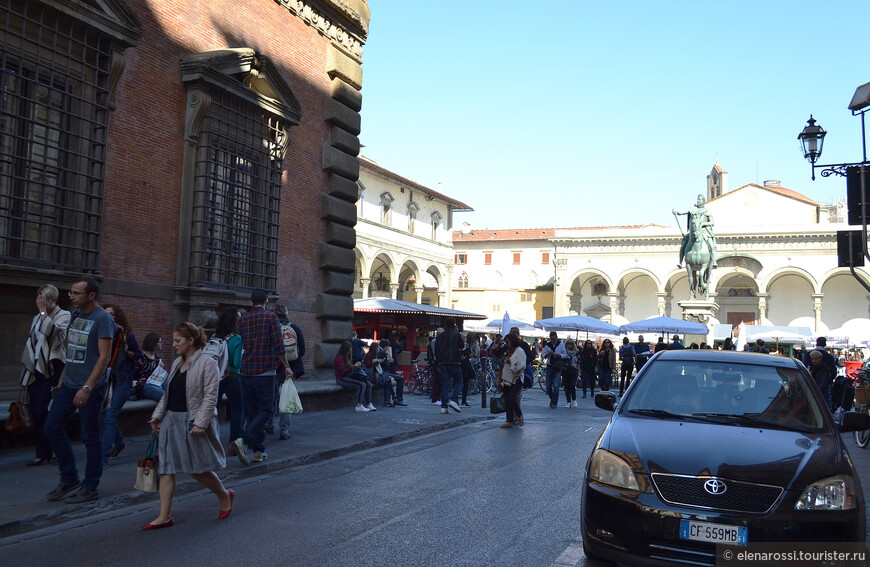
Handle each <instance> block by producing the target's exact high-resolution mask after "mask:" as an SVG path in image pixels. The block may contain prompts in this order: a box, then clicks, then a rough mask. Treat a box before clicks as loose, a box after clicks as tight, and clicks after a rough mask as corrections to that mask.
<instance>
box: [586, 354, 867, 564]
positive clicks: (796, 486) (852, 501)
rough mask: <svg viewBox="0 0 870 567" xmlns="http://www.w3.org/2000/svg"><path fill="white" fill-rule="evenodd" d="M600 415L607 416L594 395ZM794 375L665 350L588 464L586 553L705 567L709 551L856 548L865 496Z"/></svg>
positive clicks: (804, 379) (605, 400) (830, 428)
mask: <svg viewBox="0 0 870 567" xmlns="http://www.w3.org/2000/svg"><path fill="white" fill-rule="evenodd" d="M595 403H596V405H597V406H598V407H602V408H604V409H609V410H613V409H614V404H615V396H613V395H612V394H610V393H609V392H602V393H599V394H598V396H596V400H595ZM867 420H868V418H867V416H866V415H864V414H854V413H852V414H846V418H845V419H844V421H843V423H841V424H837V423H835V422H834V419H833V416H832V415H831V413H830V412H829V411H828V409H827V408H826V407H825V403H824V400H823V398H822V396H821V393H820V392H819V390H818V388H817V387H816V385H815V383H814V382H813V381H812V378H811V377H810V376H809V374H808V373H807V371H806V369H805V368H804V366H803V365H802V364H801V363H800V362H797V361H795V360H792V359H789V358H782V357H777V356H769V355H763V354H753V353H736V352H719V351H711V350H673V351H663V352H660V353H658V354H656V355H655V356H654V357H652V358H651V359H650V361H649V362H647V364H646V365H645V366H644V368H643V370H642V371H641V373H640V374H639V375H638V376H637V378H636V379H635V381H634V382H633V383H632V385H631V387H630V388H629V390H628V391H627V392H626V394H625V396H624V397H623V399H622V400H621V401H620V403H619V405H618V406H617V407H616V408H615V411H614V413H613V417H612V419H611V421H610V423H609V424H608V425H607V427H606V428H605V430H604V433H603V434H602V435H601V438H600V439H599V440H598V443H597V444H596V446H595V448H594V449H593V452H592V455H591V456H590V458H589V462H588V465H587V471H586V481H585V487H584V494H583V508H582V527H581V529H582V536H583V546H584V549H585V550H586V554H587V555H588V556H590V557H601V558H605V559H611V560H615V561H617V562H619V563H624V564H627V565H675V564H688V565H714V564H715V560H716V556H715V550H716V545H717V544H726V545H733V546H736V547H739V546H744V545H746V544H748V543H751V542H799V541H800V542H825V541H836V542H846V541H857V542H863V541H864V534H865V517H864V493H863V491H862V488H861V483H860V481H859V479H858V477H857V475H856V473H855V469H854V468H853V466H852V462H851V459H850V457H849V453H848V451H847V450H846V447H845V446H844V443H843V440H842V439H841V438H840V431H847V430H848V431H851V430H854V429H857V428H866V427H867V426H868V422H867Z"/></svg>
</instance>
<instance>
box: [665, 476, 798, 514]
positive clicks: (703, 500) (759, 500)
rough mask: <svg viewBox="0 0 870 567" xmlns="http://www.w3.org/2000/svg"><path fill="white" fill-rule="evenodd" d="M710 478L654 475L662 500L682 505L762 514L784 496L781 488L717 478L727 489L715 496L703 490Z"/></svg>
mask: <svg viewBox="0 0 870 567" xmlns="http://www.w3.org/2000/svg"><path fill="white" fill-rule="evenodd" d="M711 478H713V477H709V476H682V475H673V474H659V473H655V474H653V475H652V480H653V484H654V485H655V487H656V490H657V491H658V493H659V496H661V498H662V500H664V501H665V502H667V503H669V504H678V505H681V506H693V507H697V508H708V509H711V510H723V511H730V512H748V513H754V514H763V513H764V512H767V511H768V510H770V509H771V508H772V507H773V505H774V504H776V501H777V499H779V496H780V494H782V488H781V487H779V486H771V485H768V484H754V483H750V482H738V481H736V480H728V479H718V480H720V481H722V482H724V483H725V484H726V485H727V487H728V488H727V490H726V491H725V493H724V494H719V495H714V494H710V493H708V492H707V491H706V490H704V483H705V482H707V481H708V480H710V479H711Z"/></svg>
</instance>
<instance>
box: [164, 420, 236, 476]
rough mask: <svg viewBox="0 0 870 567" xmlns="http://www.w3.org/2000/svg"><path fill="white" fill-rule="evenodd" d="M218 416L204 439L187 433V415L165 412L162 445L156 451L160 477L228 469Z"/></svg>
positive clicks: (203, 435) (202, 436) (204, 435)
mask: <svg viewBox="0 0 870 567" xmlns="http://www.w3.org/2000/svg"><path fill="white" fill-rule="evenodd" d="M219 434H220V430H219V429H218V419H217V416H213V417H212V418H211V423H209V425H208V428H207V429H206V430H205V433H203V434H202V435H191V434H190V433H189V432H188V431H187V412H181V411H170V412H166V416H165V417H164V418H163V421H162V422H160V444H159V445H158V447H157V458H158V461H157V472H158V474H178V473H194V474H201V473H206V472H209V471H216V470H220V469H222V468H224V467H226V466H227V458H226V454H225V453H224V448H223V446H222V445H221V441H220V437H219Z"/></svg>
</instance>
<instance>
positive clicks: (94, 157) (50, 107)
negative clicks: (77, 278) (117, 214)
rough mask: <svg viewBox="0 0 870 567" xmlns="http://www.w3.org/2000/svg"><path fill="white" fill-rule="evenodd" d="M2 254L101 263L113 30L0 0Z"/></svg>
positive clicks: (47, 264)
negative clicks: (103, 31) (105, 31)
mask: <svg viewBox="0 0 870 567" xmlns="http://www.w3.org/2000/svg"><path fill="white" fill-rule="evenodd" d="M0 22H2V26H0V263H3V264H8V265H19V266H28V267H37V268H46V269H59V270H73V271H81V272H98V271H99V251H100V230H101V211H102V205H103V191H104V179H105V162H106V143H107V125H108V104H109V100H108V99H109V74H110V70H111V65H112V52H111V38H109V37H108V36H107V35H106V34H104V33H102V32H100V31H99V30H97V29H95V28H92V27H90V26H87V25H85V24H84V23H82V22H80V21H78V20H76V19H75V18H73V17H71V16H69V15H67V14H63V13H60V12H58V11H57V10H55V9H53V8H51V7H48V6H46V5H44V4H42V3H40V2H25V1H24V0H5V1H3V0H0Z"/></svg>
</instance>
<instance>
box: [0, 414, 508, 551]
mask: <svg viewBox="0 0 870 567" xmlns="http://www.w3.org/2000/svg"><path fill="white" fill-rule="evenodd" d="M493 419H496V416H491V415H486V416H479V417H467V418H461V419H454V420H451V421H448V422H445V423H438V424H434V425H429V426H426V427H420V428H418V429H414V430H411V431H405V432H402V433H397V434H394V435H386V436H383V437H375V438H373V439H369V440H366V441H362V442H359V443H352V444H350V445H346V446H344V447H337V448H333V449H324V450H323V451H316V452H313V453H308V454H304V455H294V456H290V457H286V458H283V459H282V458H279V459H275V460H270V461H268V462H263V463H255V464H251V465H250V466H248V467H245V468H241V469H233V470H226V469H224V470H223V471H220V472H219V473H218V476H219V477H220V478H221V480H222V481H224V482H232V481H236V480H242V479H248V478H255V477H258V476H266V475H270V474H274V473H276V472H280V471H283V470H287V469H292V468H295V467H298V466H302V465H308V464H312V463H316V462H319V461H325V460H328V459H334V458H336V457H341V456H344V455H348V454H351V453H357V452H360V451H365V450H367V449H373V448H376V447H382V446H384V445H390V444H393V443H398V442H401V441H406V440H408V439H413V438H415V437H421V436H423V435H427V434H430V433H437V432H439V431H445V430H448V429H453V428H456V427H461V426H463V425H469V424H472V423H477V422H483V421H490V420H493ZM228 458H232V457H228ZM197 490H205V489H204V488H203V487H202V486H201V485H200V484H199V483H198V482H196V481H195V480H192V479H188V480H185V481H179V482H178V484H177V486H176V490H175V493H176V495H182V494H189V493H192V492H196V491H197ZM149 502H151V503H156V493H145V492H135V491H132V490H131V491H130V492H128V493H125V494H118V495H115V496H111V497H105V498H100V499H99V500H97V501H95V502H91V503H88V504H84V505H82V504H77V505H71V506H69V507H66V508H63V509H60V510H57V511H55V512H52V513H48V514H39V515H35V516H31V517H28V518H20V519H17V520H14V521H11V522H6V523H5V524H2V525H0V541H2V540H3V538H8V537H11V536H15V535H21V534H24V533H27V532H32V531H36V530H39V529H43V528H47V527H51V526H56V525H60V524H63V523H65V522H70V521H74V520H80V519H82V518H85V517H88V516H92V515H95V514H102V513H105V512H112V511H114V510H120V509H122V508H126V507H130V506H135V505H139V504H146V503H149Z"/></svg>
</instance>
